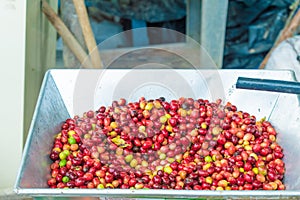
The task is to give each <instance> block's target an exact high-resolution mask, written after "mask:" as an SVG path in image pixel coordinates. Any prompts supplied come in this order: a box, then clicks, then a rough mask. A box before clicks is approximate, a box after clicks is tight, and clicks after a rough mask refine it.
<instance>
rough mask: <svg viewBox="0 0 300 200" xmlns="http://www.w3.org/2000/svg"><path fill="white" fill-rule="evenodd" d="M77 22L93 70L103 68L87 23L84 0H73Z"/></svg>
mask: <svg viewBox="0 0 300 200" xmlns="http://www.w3.org/2000/svg"><path fill="white" fill-rule="evenodd" d="M73 3H74V5H75V10H76V13H77V16H78V20H79V23H80V26H81V29H82V33H83V36H84V40H85V44H86V46H87V48H88V51H89V55H90V57H91V61H92V64H93V68H103V65H102V62H101V59H100V54H99V51H98V47H97V44H96V40H95V37H94V34H93V31H92V28H91V25H90V22H89V17H88V14H87V11H86V7H85V4H84V0H73Z"/></svg>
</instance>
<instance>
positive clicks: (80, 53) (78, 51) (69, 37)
mask: <svg viewBox="0 0 300 200" xmlns="http://www.w3.org/2000/svg"><path fill="white" fill-rule="evenodd" d="M42 5H43V12H44V14H45V15H46V16H47V18H48V20H49V21H50V22H51V24H52V25H53V26H54V28H55V29H56V31H57V32H58V34H59V35H60V36H61V37H62V39H63V41H64V43H65V44H66V45H67V46H68V47H69V48H70V49H71V51H72V52H73V53H74V55H75V56H76V58H77V59H78V60H79V61H80V63H81V64H82V66H83V67H85V68H91V67H92V64H91V63H90V60H89V57H88V55H87V54H86V52H85V51H84V50H83V48H82V47H81V46H80V44H79V43H78V41H77V40H76V38H75V37H74V36H73V34H72V33H71V32H70V31H69V29H68V28H67V27H66V25H65V24H64V23H63V21H62V20H61V19H60V18H59V16H58V15H57V14H56V13H55V12H54V10H53V9H52V8H51V6H49V4H48V3H47V2H46V1H45V0H43V4H42Z"/></svg>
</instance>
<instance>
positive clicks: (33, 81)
mask: <svg viewBox="0 0 300 200" xmlns="http://www.w3.org/2000/svg"><path fill="white" fill-rule="evenodd" d="M26 2H27V5H26V47H25V48H26V51H25V91H24V92H25V97H24V143H25V139H26V137H27V133H28V130H29V126H30V123H31V119H32V115H33V111H34V109H35V104H36V101H37V97H38V95H39V91H40V86H41V83H42V80H43V77H44V74H45V72H46V71H47V70H48V69H50V68H54V67H55V57H56V31H55V29H54V28H53V27H52V25H51V24H50V22H49V21H48V20H47V18H46V17H45V15H44V14H43V12H42V9H41V0H27V1H26ZM49 4H50V6H51V7H53V9H54V10H56V9H57V1H53V0H49Z"/></svg>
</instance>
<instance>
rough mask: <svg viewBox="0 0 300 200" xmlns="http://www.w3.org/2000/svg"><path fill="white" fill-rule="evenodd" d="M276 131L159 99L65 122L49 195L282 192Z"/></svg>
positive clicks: (206, 105) (241, 116)
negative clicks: (65, 191)
mask: <svg viewBox="0 0 300 200" xmlns="http://www.w3.org/2000/svg"><path fill="white" fill-rule="evenodd" d="M276 135H277V133H276V130H275V129H274V127H273V126H272V125H271V123H270V122H268V121H265V120H264V119H262V120H260V121H258V120H256V118H255V116H253V115H250V114H248V113H247V112H243V111H238V110H237V107H236V106H234V105H232V104H231V103H227V104H225V105H222V104H221V100H217V101H216V102H209V101H208V100H203V99H198V100H195V99H192V98H180V99H178V100H171V101H170V102H167V101H166V100H165V99H164V98H163V97H161V98H159V99H153V100H146V99H145V98H140V99H139V101H138V102H130V103H127V102H126V100H125V99H120V100H119V101H114V102H112V105H111V106H109V107H104V106H102V107H100V108H99V109H98V110H97V111H88V112H86V113H84V114H83V116H81V117H79V116H75V117H74V118H73V119H67V120H66V121H65V122H64V123H63V125H62V127H61V131H60V133H58V134H57V135H56V136H55V138H54V142H53V147H52V149H51V152H50V155H49V157H50V159H51V160H52V161H53V162H52V164H51V166H50V170H51V172H50V174H49V178H48V181H47V183H48V185H49V187H50V188H98V189H103V188H122V189H143V188H145V189H146V188H150V189H176V190H181V189H184V190H284V189H285V186H284V184H283V182H282V180H283V177H284V172H285V164H284V162H283V160H282V158H283V156H284V154H283V149H282V147H281V146H280V145H279V144H278V143H277V141H276Z"/></svg>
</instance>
